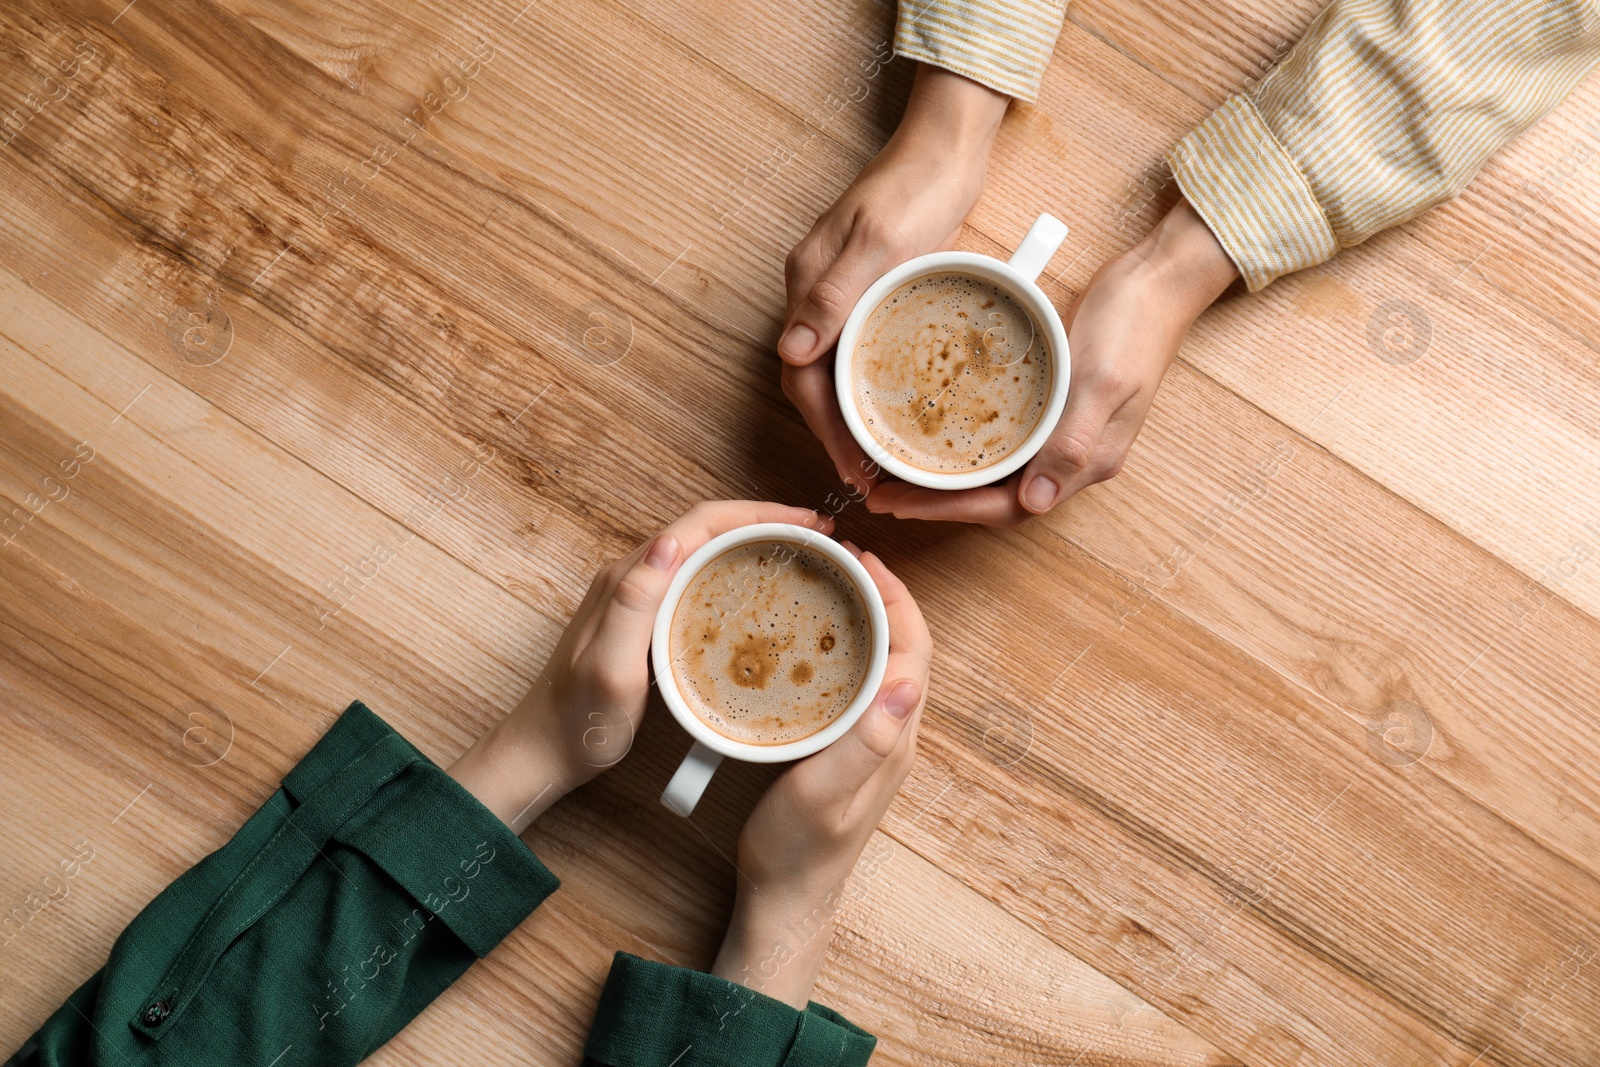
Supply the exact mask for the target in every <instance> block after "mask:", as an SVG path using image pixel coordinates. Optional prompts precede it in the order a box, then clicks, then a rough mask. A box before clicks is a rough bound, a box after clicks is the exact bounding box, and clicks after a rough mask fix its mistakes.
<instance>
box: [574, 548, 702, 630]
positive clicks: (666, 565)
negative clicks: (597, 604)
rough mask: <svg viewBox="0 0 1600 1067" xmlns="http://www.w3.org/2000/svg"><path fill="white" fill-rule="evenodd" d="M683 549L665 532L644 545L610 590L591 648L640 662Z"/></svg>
mask: <svg viewBox="0 0 1600 1067" xmlns="http://www.w3.org/2000/svg"><path fill="white" fill-rule="evenodd" d="M682 555H683V546H682V544H681V543H679V541H678V539H677V538H676V537H674V536H673V535H672V534H669V533H664V534H661V535H659V536H658V537H657V538H656V539H655V540H654V541H651V542H650V544H649V545H647V546H646V547H645V549H644V551H643V552H641V553H640V554H639V558H638V559H636V560H634V561H633V563H632V565H631V566H629V567H628V569H627V570H625V571H623V573H622V577H620V578H618V579H617V583H616V585H615V586H613V587H612V589H611V595H610V596H609V597H608V598H607V599H606V604H605V607H604V608H602V609H601V615H600V624H599V625H598V626H597V627H596V628H595V633H594V637H593V639H592V640H591V641H590V647H592V648H594V649H595V650H597V651H602V650H603V652H604V653H605V654H606V655H610V656H618V657H622V658H624V659H627V660H629V661H631V660H633V659H635V658H637V659H639V660H640V662H643V658H644V656H645V655H646V654H647V653H648V652H649V648H650V638H651V635H652V633H653V632H654V630H655V623H656V612H657V611H659V610H660V609H661V603H662V601H664V600H665V599H666V597H667V587H668V586H669V585H671V584H672V574H673V571H674V569H675V568H676V565H677V563H678V560H679V558H680V557H681V556H682Z"/></svg>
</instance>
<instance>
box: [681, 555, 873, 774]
mask: <svg viewBox="0 0 1600 1067" xmlns="http://www.w3.org/2000/svg"><path fill="white" fill-rule="evenodd" d="M668 647H669V651H670V652H671V654H672V677H673V680H674V681H675V682H676V683H677V687H678V691H679V693H681V694H682V695H683V698H684V700H685V702H686V703H687V704H688V705H689V707H690V708H691V709H692V710H693V711H694V713H695V714H696V715H697V716H699V717H700V719H701V720H703V721H704V722H705V724H706V725H707V726H709V727H711V728H712V729H713V730H715V731H716V732H717V733H719V734H722V735H723V736H724V737H727V738H729V739H731V740H734V741H743V742H745V743H746V744H751V745H783V744H788V743H790V742H792V741H799V740H802V739H804V738H807V737H810V736H811V735H812V734H815V733H817V732H818V731H820V730H822V729H824V728H826V727H827V726H828V724H830V723H832V722H833V721H834V720H835V719H837V718H838V717H839V716H840V715H842V714H844V711H845V709H846V708H848V707H849V706H850V704H851V703H852V702H853V701H854V700H855V698H856V695H857V694H858V693H859V692H860V691H861V685H862V683H863V682H864V681H865V679H866V676H867V670H868V668H869V667H870V665H871V660H872V628H871V624H870V621H869V619H868V616H867V606H866V601H865V600H864V599H863V598H862V595H861V593H860V591H859V590H858V589H857V587H856V584H855V582H854V581H853V580H852V579H851V578H850V576H849V575H847V574H846V573H845V572H844V571H843V570H842V569H841V568H840V567H839V566H838V565H837V564H835V563H834V562H833V561H832V560H830V559H828V558H827V557H826V556H824V555H822V554H821V553H820V552H817V551H815V550H814V549H810V548H807V547H805V546H804V545H801V544H799V543H797V542H792V541H756V542H752V543H750V544H746V545H739V546H736V547H734V548H730V549H728V550H727V551H726V552H723V553H722V554H721V555H718V556H716V557H714V558H713V559H711V560H710V561H709V562H708V563H707V564H706V565H705V566H704V567H702V568H701V569H700V571H699V572H698V573H697V574H695V576H694V577H693V578H691V579H690V580H689V584H688V585H687V586H686V587H685V588H684V591H683V596H682V598H681V599H679V601H678V605H677V608H676V609H675V610H674V611H673V615H672V631H671V638H670V643H669V646H668Z"/></svg>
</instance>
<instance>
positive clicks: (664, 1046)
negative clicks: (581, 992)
mask: <svg viewBox="0 0 1600 1067" xmlns="http://www.w3.org/2000/svg"><path fill="white" fill-rule="evenodd" d="M877 1043H878V1039H877V1038H875V1037H873V1036H872V1035H871V1034H869V1033H867V1032H866V1031H865V1030H862V1029H860V1028H859V1027H856V1026H853V1025H851V1023H850V1021H849V1020H847V1019H846V1018H845V1017H844V1016H842V1015H840V1014H839V1013H837V1012H835V1011H832V1010H831V1009H829V1008H825V1007H823V1006H822V1005H821V1004H817V1003H812V1004H808V1005H807V1006H806V1010H805V1011H799V1010H797V1009H795V1008H792V1007H790V1006H789V1005H787V1004H785V1003H783V1002H782V1001H781V1000H774V999H773V998H771V997H769V996H767V995H765V994H764V993H757V992H755V991H754V990H751V989H747V988H745V987H744V986H742V985H737V984H735V983H733V982H729V981H727V980H726V979H723V978H718V977H716V976H715V975H711V974H705V973H703V972H701V971H691V970H688V969H686V968H683V967H671V966H668V965H667V964H665V963H654V962H652V961H650V960H644V959H640V958H639V957H638V956H631V955H629V954H628V953H626V952H619V953H617V955H616V958H615V959H614V960H613V961H612V964H611V974H610V976H609V977H608V978H607V979H606V987H605V990H604V991H603V992H601V994H600V1007H599V1009H598V1010H596V1012H595V1017H594V1026H593V1027H592V1028H591V1029H590V1031H589V1044H588V1045H587V1046H586V1047H585V1048H584V1050H583V1053H584V1060H583V1062H584V1064H585V1065H586V1067H673V1065H677V1067H689V1065H693V1067H861V1065H862V1064H865V1063H866V1062H867V1060H868V1059H870V1058H871V1057H872V1050H873V1048H874V1047H875V1046H876V1045H877Z"/></svg>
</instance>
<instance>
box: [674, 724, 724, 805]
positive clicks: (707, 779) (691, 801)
mask: <svg viewBox="0 0 1600 1067" xmlns="http://www.w3.org/2000/svg"><path fill="white" fill-rule="evenodd" d="M721 763H722V753H720V752H713V751H711V749H709V748H707V747H706V746H704V745H702V744H701V743H700V742H698V741H696V742H695V743H694V747H693V748H691V749H690V750H689V754H688V755H687V756H685V757H683V762H682V763H680V764H678V770H677V772H676V773H675V774H673V776H672V781H670V782H668V783H667V788H666V789H665V790H664V791H663V792H662V794H661V803H663V804H665V805H666V806H667V807H669V808H671V809H672V810H673V811H675V812H677V813H678V814H679V815H682V816H684V817H685V818H687V817H688V815H689V813H690V812H691V811H693V810H694V806H695V805H696V804H698V803H700V794H702V793H704V792H705V791H706V786H707V785H709V784H710V783H711V775H712V774H713V773H714V772H715V771H716V769H717V767H718V765H720V764H721Z"/></svg>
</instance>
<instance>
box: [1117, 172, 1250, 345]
mask: <svg viewBox="0 0 1600 1067" xmlns="http://www.w3.org/2000/svg"><path fill="white" fill-rule="evenodd" d="M1132 251H1133V254H1134V256H1135V257H1136V258H1137V259H1138V261H1139V263H1140V266H1141V268H1142V269H1144V270H1146V271H1149V272H1150V273H1151V275H1152V277H1151V280H1152V282H1153V283H1155V284H1157V285H1159V286H1160V287H1161V288H1162V291H1164V292H1167V293H1170V294H1172V295H1173V296H1175V297H1177V298H1178V299H1179V300H1180V301H1181V302H1183V303H1185V304H1186V305H1187V306H1188V309H1189V310H1190V311H1191V312H1192V313H1193V314H1192V317H1198V316H1199V314H1200V312H1202V311H1204V310H1205V309H1206V308H1207V307H1209V306H1210V305H1211V304H1212V303H1213V302H1215V301H1216V299H1217V298H1218V297H1220V296H1221V295H1222V294H1223V292H1224V291H1226V290H1227V288H1228V286H1230V285H1232V284H1233V283H1234V281H1235V280H1236V279H1237V278H1238V277H1239V268H1238V267H1236V266H1235V265H1234V263H1233V260H1232V259H1231V258H1229V256H1228V253H1227V251H1226V250H1225V249H1224V248H1223V247H1222V243H1221V242H1220V241H1218V240H1217V237H1216V234H1214V233H1212V232H1211V227H1209V226H1207V225H1206V221H1205V220H1204V219H1203V218H1201V217H1200V214H1199V212H1197V211H1195V209H1194V207H1193V206H1192V205H1191V204H1190V203H1189V201H1188V200H1179V201H1178V203H1177V205H1176V206H1175V207H1174V208H1173V209H1172V210H1171V211H1169V212H1167V214H1166V215H1165V216H1164V217H1163V218H1162V219H1161V221H1160V222H1158V223H1157V224H1156V226H1155V229H1153V230H1151V231H1150V233H1149V234H1148V235H1147V236H1146V237H1145V239H1144V240H1143V241H1141V242H1139V244H1138V245H1137V246H1135V248H1134V249H1133V250H1132Z"/></svg>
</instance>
